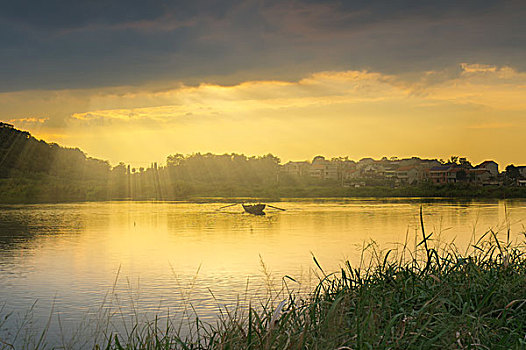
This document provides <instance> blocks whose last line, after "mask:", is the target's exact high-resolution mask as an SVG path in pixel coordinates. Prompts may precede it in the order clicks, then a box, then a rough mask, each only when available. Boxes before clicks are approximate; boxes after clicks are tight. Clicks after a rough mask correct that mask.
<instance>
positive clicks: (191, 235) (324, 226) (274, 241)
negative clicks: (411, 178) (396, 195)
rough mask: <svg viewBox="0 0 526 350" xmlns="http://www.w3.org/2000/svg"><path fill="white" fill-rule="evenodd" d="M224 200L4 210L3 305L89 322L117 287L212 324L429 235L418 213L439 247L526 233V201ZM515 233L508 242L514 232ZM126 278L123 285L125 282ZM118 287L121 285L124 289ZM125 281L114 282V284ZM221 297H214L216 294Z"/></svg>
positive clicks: (147, 307)
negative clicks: (269, 206) (258, 297)
mask: <svg viewBox="0 0 526 350" xmlns="http://www.w3.org/2000/svg"><path fill="white" fill-rule="evenodd" d="M222 205H223V204H222V203H206V204H197V203H163V202H108V203H82V204H60V205H32V206H4V207H0V233H1V234H0V281H1V282H2V283H1V286H0V300H2V301H3V302H5V304H6V306H7V307H8V308H11V309H14V310H22V309H24V308H28V307H30V306H31V304H32V303H33V302H34V301H35V300H37V299H38V300H39V302H40V303H41V304H43V305H48V304H52V303H53V301H55V303H56V307H57V308H59V309H61V310H62V312H63V318H64V319H69V320H76V319H78V318H79V317H80V316H79V315H82V314H83V313H85V312H87V311H89V310H93V308H97V307H98V306H100V305H101V304H102V303H103V300H104V298H105V296H106V294H107V293H108V291H111V290H113V291H114V293H115V295H117V296H118V302H119V303H121V304H124V305H126V303H128V302H133V303H134V307H136V308H138V309H139V310H140V311H144V312H159V310H163V309H164V308H172V309H177V308H180V307H181V303H182V301H183V300H186V301H189V302H191V303H192V304H193V305H194V306H195V309H196V312H198V313H200V316H201V317H204V318H206V317H209V318H213V317H214V315H215V314H216V312H217V306H218V305H217V303H218V302H220V303H223V302H224V303H233V302H235V300H236V297H237V295H239V294H243V293H245V290H246V288H247V287H246V283H247V279H249V280H250V283H249V284H250V286H249V288H248V292H247V293H248V294H249V295H253V294H257V293H263V292H264V289H265V283H267V282H266V279H267V276H265V274H264V272H263V267H262V262H264V264H265V266H266V269H267V271H270V272H271V278H272V277H273V278H274V280H275V281H277V283H278V284H279V281H280V280H281V278H282V277H283V276H284V275H289V276H292V277H293V278H295V279H297V280H300V281H303V282H304V283H305V284H306V285H310V284H312V283H314V282H315V281H316V279H315V277H314V275H313V274H312V273H311V270H312V269H314V267H315V266H314V264H313V260H312V256H313V255H314V256H315V257H316V258H317V260H318V261H319V262H320V264H321V265H322V266H323V268H324V269H325V271H327V272H332V271H335V270H336V269H337V268H338V267H339V266H340V265H341V264H342V263H343V262H344V261H345V260H350V261H351V263H352V264H353V265H355V264H358V262H359V259H360V252H361V249H362V247H363V244H364V242H365V243H367V242H371V241H372V240H374V241H375V242H376V243H377V244H378V245H379V246H380V247H381V248H392V247H395V246H397V245H399V244H401V243H403V242H404V241H405V240H406V239H407V240H409V242H410V244H413V245H414V241H415V239H417V240H418V239H420V237H421V232H420V223H419V208H420V205H423V209H424V220H425V227H426V232H427V233H428V234H429V233H433V236H432V237H433V238H434V239H435V240H440V241H441V242H452V241H454V242H455V244H457V246H459V247H465V246H467V244H468V243H469V242H470V239H472V236H473V232H475V235H476V236H480V235H482V234H483V233H484V232H486V231H487V230H489V229H493V230H495V231H500V232H503V233H504V232H505V231H506V230H507V228H508V226H509V227H510V229H511V232H512V233H513V237H517V236H518V235H519V234H520V232H524V231H525V230H524V223H525V221H524V220H526V202H525V201H507V202H505V201H478V202H462V201H446V200H436V201H427V202H422V201H421V200H418V199H408V200H403V199H398V200H373V199H365V200H348V201H289V202H281V203H279V204H276V205H277V206H279V207H283V208H285V209H287V211H285V212H279V211H272V210H268V215H266V216H263V217H257V216H251V215H247V214H242V213H241V211H242V209H241V207H240V206H239V207H232V208H228V209H224V210H217V209H218V208H219V207H221V206H222ZM504 237H505V236H504ZM116 277H117V279H116ZM115 281H117V282H116V283H115ZM114 283H115V284H114ZM211 291H212V292H213V293H214V295H215V299H214V298H213V297H212V296H211Z"/></svg>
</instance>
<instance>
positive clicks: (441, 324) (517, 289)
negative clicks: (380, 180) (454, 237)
mask: <svg viewBox="0 0 526 350" xmlns="http://www.w3.org/2000/svg"><path fill="white" fill-rule="evenodd" d="M421 219H422V214H421ZM421 235H422V236H421V240H420V242H418V241H417V242H416V243H417V244H415V245H414V246H412V247H411V248H410V247H409V245H408V244H405V245H404V246H401V247H400V248H399V249H396V250H388V251H380V250H378V247H376V246H375V245H374V244H371V245H369V246H367V247H366V248H365V249H364V252H363V257H362V259H361V262H360V263H359V264H357V266H352V265H351V264H350V263H348V262H347V263H346V264H345V266H343V267H342V268H341V270H340V271H337V272H335V273H331V274H327V273H325V272H324V270H323V269H322V267H321V266H320V265H319V264H318V262H317V261H316V259H314V261H315V263H316V265H317V266H318V269H319V271H318V272H319V277H320V281H319V283H318V285H317V286H316V287H315V289H314V290H313V291H312V292H311V293H310V294H308V295H307V296H303V297H302V296H300V295H298V294H297V293H294V292H292V291H289V289H288V288H287V286H288V283H285V284H284V286H285V287H284V289H283V291H282V292H283V293H281V294H278V295H274V296H272V297H270V298H269V299H267V300H265V301H264V302H263V303H261V304H257V305H255V304H253V305H250V306H249V307H237V308H234V309H222V310H221V311H220V314H219V315H218V321H217V322H216V323H213V324H208V323H205V322H203V321H201V320H200V319H198V318H192V317H188V319H187V321H186V322H187V324H186V327H187V328H188V329H189V331H186V332H181V324H178V323H177V322H174V321H171V320H170V318H168V319H164V320H163V321H162V322H161V321H159V320H157V319H156V320H154V321H152V322H148V323H140V322H137V323H136V324H134V325H133V327H130V328H128V331H126V332H125V333H124V334H116V333H114V332H111V331H108V330H105V331H103V332H102V333H101V334H99V335H98V336H97V339H98V340H94V344H95V345H94V348H95V349H339V350H347V349H434V348H436V349H524V348H526V256H525V255H524V254H525V253H524V252H525V247H524V242H517V241H515V242H513V243H512V242H511V241H510V232H509V231H508V232H504V233H501V235H502V236H505V237H499V235H497V233H495V232H493V231H491V230H490V231H488V232H487V233H486V234H484V235H483V236H482V237H480V238H479V239H478V240H475V239H473V241H472V242H471V244H470V247H469V249H467V250H466V251H464V252H460V251H459V249H457V248H456V247H455V245H453V244H447V245H440V244H436V242H434V241H433V240H432V234H426V232H425V229H424V223H423V220H422V221H421ZM285 280H288V281H289V282H290V283H295V282H294V281H293V279H292V278H289V277H286V278H285ZM283 296H285V297H283ZM108 323H110V322H108ZM183 334H184V335H183ZM39 342H40V341H39ZM92 344H93V343H92ZM90 346H91V345H90ZM0 348H5V349H7V348H9V346H8V345H5V344H4V347H2V343H1V342H0ZM73 348H75V347H73Z"/></svg>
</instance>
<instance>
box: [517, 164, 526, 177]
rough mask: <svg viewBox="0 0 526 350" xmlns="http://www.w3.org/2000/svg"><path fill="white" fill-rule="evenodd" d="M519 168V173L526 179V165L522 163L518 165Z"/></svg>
mask: <svg viewBox="0 0 526 350" xmlns="http://www.w3.org/2000/svg"><path fill="white" fill-rule="evenodd" d="M517 170H519V173H520V174H521V176H522V177H523V178H524V179H526V165H520V166H518V167H517Z"/></svg>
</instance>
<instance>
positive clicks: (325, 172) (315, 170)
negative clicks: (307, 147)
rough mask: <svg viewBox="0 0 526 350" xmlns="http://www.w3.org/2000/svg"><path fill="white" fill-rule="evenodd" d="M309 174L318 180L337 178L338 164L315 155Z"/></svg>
mask: <svg viewBox="0 0 526 350" xmlns="http://www.w3.org/2000/svg"><path fill="white" fill-rule="evenodd" d="M309 174H310V176H312V177H315V178H318V179H320V180H338V165H337V164H335V163H333V162H331V161H330V160H327V159H325V157H323V156H316V157H314V159H313V160H312V163H311V167H310V171H309Z"/></svg>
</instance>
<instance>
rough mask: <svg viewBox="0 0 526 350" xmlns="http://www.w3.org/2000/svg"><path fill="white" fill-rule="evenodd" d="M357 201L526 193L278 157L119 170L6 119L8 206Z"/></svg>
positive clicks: (0, 189)
mask: <svg viewBox="0 0 526 350" xmlns="http://www.w3.org/2000/svg"><path fill="white" fill-rule="evenodd" d="M353 196H356V197H363V196H372V197H387V196H395V197H396V196H400V197H407V196H422V197H435V196H436V197H489V198H509V197H526V189H525V188H512V187H500V188H480V187H478V188H474V187H470V186H468V185H458V186H453V185H447V186H430V185H421V186H411V187H409V186H404V187H399V188H392V187H389V186H383V185H381V184H380V185H375V186H367V187H361V188H349V187H343V186H341V184H340V183H339V182H338V181H321V180H318V179H312V178H302V179H298V178H293V177H290V176H286V175H284V174H280V159H279V158H278V157H276V156H274V155H271V154H268V155H264V156H250V157H249V156H245V155H243V154H223V155H216V154H210V153H208V154H199V153H197V154H192V155H182V154H174V155H171V156H169V157H168V158H167V160H166V165H163V166H158V165H157V164H156V163H152V164H151V165H150V166H149V167H148V168H138V169H137V168H132V167H130V166H129V165H126V164H124V163H119V164H118V165H116V166H111V165H110V164H109V162H107V161H104V160H100V159H95V158H91V157H88V156H87V155H86V154H85V153H84V152H82V151H81V150H80V149H78V148H65V147H61V146H59V145H57V144H55V143H47V142H45V141H42V140H37V139H35V138H34V137H33V136H31V135H30V134H29V133H28V132H26V131H21V130H18V129H16V128H14V127H13V126H12V125H10V124H6V123H1V122H0V203H57V202H76V201H105V200H185V199H196V198H205V197H259V198H271V199H274V200H277V199H279V198H281V197H353Z"/></svg>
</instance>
